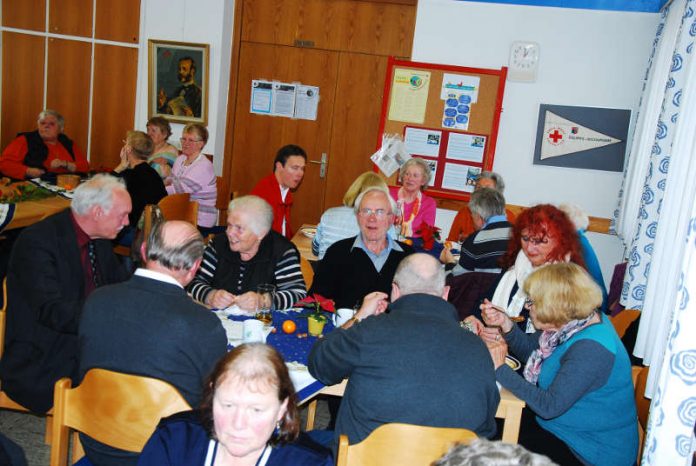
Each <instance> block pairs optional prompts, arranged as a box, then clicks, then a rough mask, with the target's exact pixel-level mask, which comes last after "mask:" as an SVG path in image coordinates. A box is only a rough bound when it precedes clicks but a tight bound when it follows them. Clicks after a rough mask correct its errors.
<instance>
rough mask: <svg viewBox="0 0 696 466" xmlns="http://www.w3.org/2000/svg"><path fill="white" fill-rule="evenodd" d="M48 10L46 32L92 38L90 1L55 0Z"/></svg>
mask: <svg viewBox="0 0 696 466" xmlns="http://www.w3.org/2000/svg"><path fill="white" fill-rule="evenodd" d="M51 5H52V7H53V8H50V10H49V18H48V31H49V32H52V33H54V34H66V35H69V36H82V37H92V0H60V2H56V1H55V0H54V1H53V2H51Z"/></svg>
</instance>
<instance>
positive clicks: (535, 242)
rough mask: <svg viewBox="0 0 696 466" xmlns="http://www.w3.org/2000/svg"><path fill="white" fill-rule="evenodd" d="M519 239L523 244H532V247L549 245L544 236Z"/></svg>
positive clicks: (547, 239)
mask: <svg viewBox="0 0 696 466" xmlns="http://www.w3.org/2000/svg"><path fill="white" fill-rule="evenodd" d="M520 239H521V240H522V241H524V242H525V243H532V244H533V245H534V246H539V245H540V244H549V238H548V237H547V236H544V237H543V238H532V237H530V236H521V237H520Z"/></svg>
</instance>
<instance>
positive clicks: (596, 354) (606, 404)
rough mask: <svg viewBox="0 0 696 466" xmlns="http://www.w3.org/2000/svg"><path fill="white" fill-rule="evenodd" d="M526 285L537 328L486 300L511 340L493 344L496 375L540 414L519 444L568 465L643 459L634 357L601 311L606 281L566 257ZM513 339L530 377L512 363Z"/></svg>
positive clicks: (490, 319) (487, 311)
mask: <svg viewBox="0 0 696 466" xmlns="http://www.w3.org/2000/svg"><path fill="white" fill-rule="evenodd" d="M524 292H525V295H526V296H527V301H526V306H527V307H528V308H529V314H530V318H531V320H532V323H533V325H534V327H535V329H536V330H537V331H536V333H534V334H525V333H524V332H522V331H521V330H520V329H519V328H518V327H517V326H515V325H514V323H513V322H512V320H511V319H510V317H509V316H508V315H507V314H505V313H503V312H500V311H499V310H498V309H496V308H495V307H494V306H492V305H490V304H487V305H484V306H483V319H484V321H485V322H486V324H488V325H491V326H496V327H499V328H500V329H501V330H502V332H503V339H501V340H499V341H496V342H491V343H489V349H490V352H491V356H492V358H493V363H494V365H495V368H496V378H497V380H498V382H499V383H500V384H501V385H502V386H504V387H505V388H507V389H508V390H510V391H511V392H512V393H514V394H515V395H516V396H517V397H518V398H520V399H522V400H524V401H525V403H527V407H529V408H530V409H531V410H532V411H533V412H534V414H536V418H535V419H532V418H527V419H524V418H523V421H522V427H521V429H520V441H519V443H520V444H521V445H523V446H525V447H526V448H529V449H530V450H532V451H534V452H537V453H542V454H545V455H548V456H549V457H551V459H553V460H554V461H556V462H557V463H559V464H563V465H572V464H593V465H631V464H635V460H636V454H637V452H638V430H637V417H636V408H635V403H634V395H633V384H632V382H631V363H630V360H629V358H628V354H626V350H625V348H624V346H623V344H622V343H621V340H619V337H618V336H617V335H616V332H615V331H614V328H613V326H612V325H611V323H610V322H609V320H608V319H607V317H606V316H604V315H602V313H600V312H597V309H598V308H599V306H600V305H601V304H602V292H601V291H600V289H599V287H598V286H597V284H596V283H595V282H594V280H593V279H592V277H590V275H589V274H588V273H587V272H586V271H585V270H584V269H583V268H582V267H580V266H578V265H576V264H572V263H558V264H551V265H546V266H544V267H541V268H540V269H538V270H536V271H535V272H533V273H532V274H531V275H530V276H529V277H528V278H527V280H526V281H525V283H524ZM508 346H509V348H510V350H511V352H512V353H513V354H514V355H516V356H517V357H519V358H520V359H521V360H527V364H526V366H525V368H524V376H521V375H519V374H517V373H516V372H514V371H513V370H512V369H510V367H508V366H507V365H506V364H505V355H506V354H507V350H508ZM525 411H527V410H525Z"/></svg>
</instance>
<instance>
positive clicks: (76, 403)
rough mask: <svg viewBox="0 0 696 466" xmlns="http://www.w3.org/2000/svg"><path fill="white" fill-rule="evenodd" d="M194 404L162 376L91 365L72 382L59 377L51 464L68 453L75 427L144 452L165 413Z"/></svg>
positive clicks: (114, 444) (62, 462)
mask: <svg viewBox="0 0 696 466" xmlns="http://www.w3.org/2000/svg"><path fill="white" fill-rule="evenodd" d="M189 409H191V408H190V406H189V405H188V403H187V402H186V400H184V398H183V397H182V396H181V394H180V393H179V392H178V391H177V390H176V389H175V388H174V387H173V386H172V385H170V384H168V383H167V382H164V381H162V380H159V379H153V378H150V377H142V376H137V375H130V374H122V373H118V372H113V371H108V370H105V369H91V370H89V371H88V372H87V374H86V375H85V378H84V379H83V380H82V383H81V384H80V385H79V386H78V387H76V388H71V382H70V379H69V378H63V379H60V380H59V381H58V382H56V386H55V392H54V406H53V416H54V417H53V441H52V445H51V466H59V465H60V466H64V465H66V464H67V459H68V439H69V431H70V429H74V430H76V431H79V432H82V433H84V434H86V435H88V436H90V437H92V438H93V439H95V440H97V441H99V442H101V443H104V444H106V445H109V446H111V447H114V448H119V449H121V450H127V451H132V452H140V451H141V450H142V449H143V447H144V446H145V443H146V442H147V440H148V439H149V438H150V436H151V435H152V433H153V432H154V430H155V428H156V427H157V423H158V422H159V420H160V419H161V418H163V417H166V416H169V415H171V414H174V413H177V412H180V411H186V410H189Z"/></svg>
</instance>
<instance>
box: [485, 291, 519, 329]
mask: <svg viewBox="0 0 696 466" xmlns="http://www.w3.org/2000/svg"><path fill="white" fill-rule="evenodd" d="M480 308H481V317H483V321H484V322H486V325H488V326H490V327H499V328H500V329H501V330H502V331H503V332H504V333H508V332H509V331H510V330H512V326H513V325H514V323H513V322H512V320H510V317H508V315H507V314H506V313H505V311H504V310H502V309H501V308H499V307H498V306H496V305H494V304H493V303H491V302H490V301H489V300H487V299H484V300H483V303H481V306H480Z"/></svg>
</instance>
